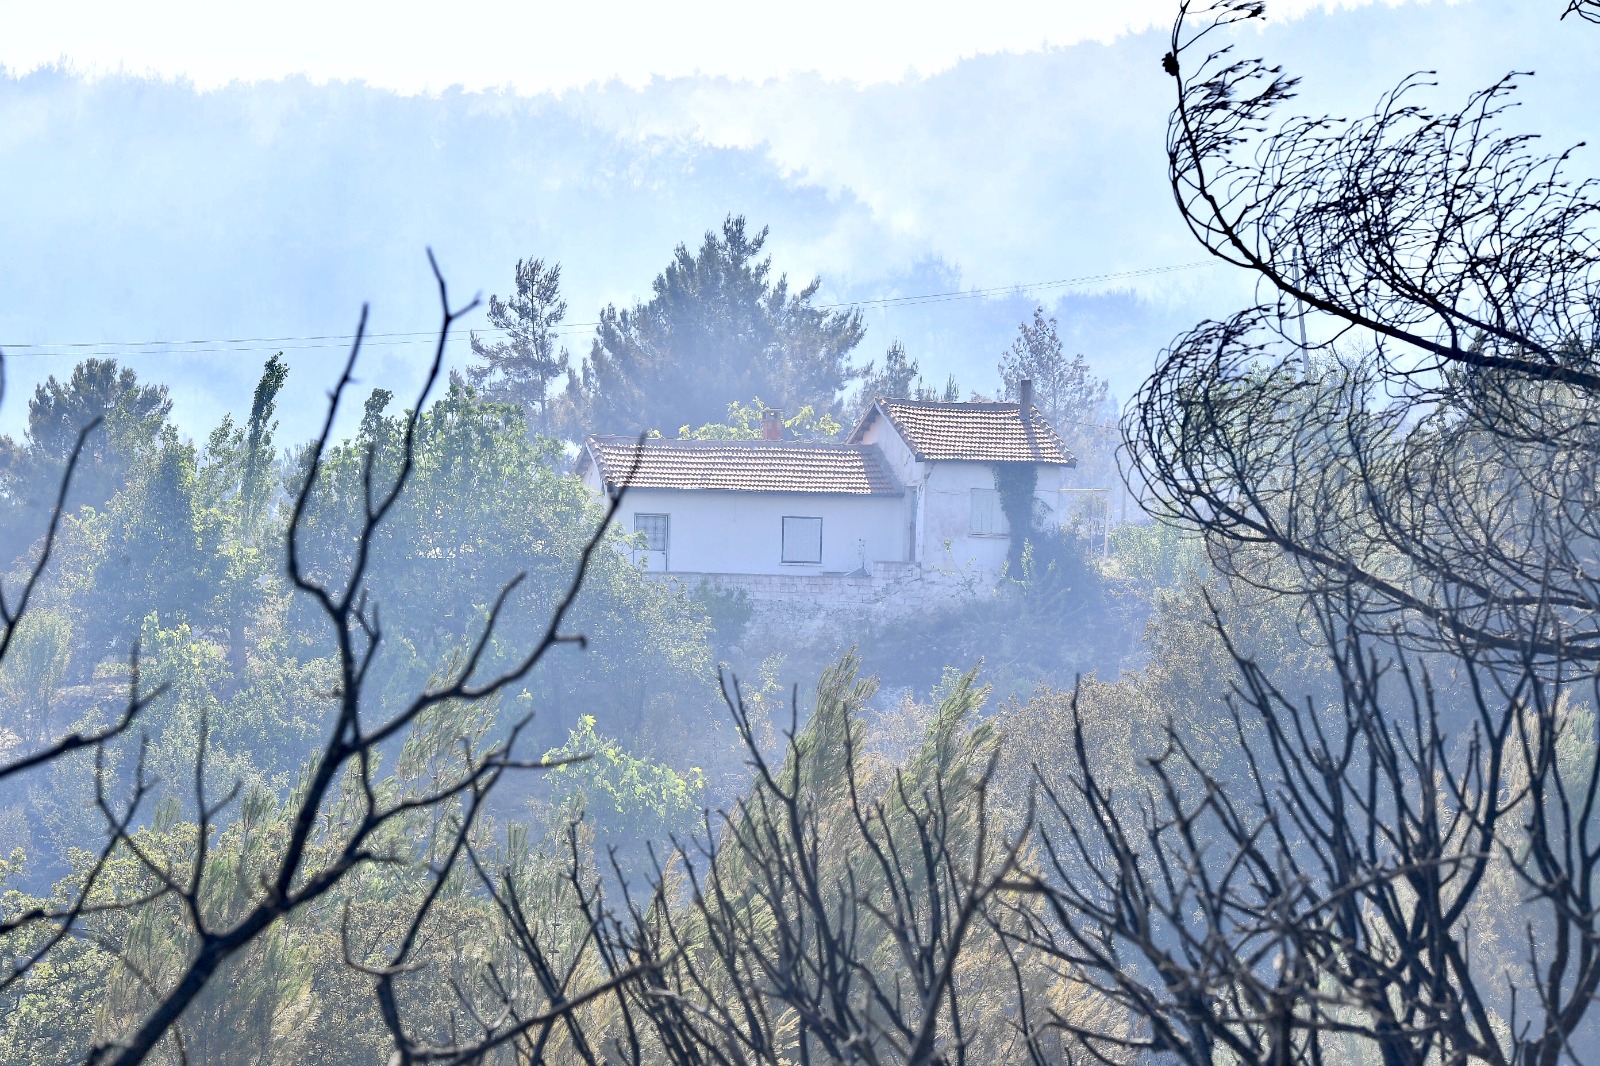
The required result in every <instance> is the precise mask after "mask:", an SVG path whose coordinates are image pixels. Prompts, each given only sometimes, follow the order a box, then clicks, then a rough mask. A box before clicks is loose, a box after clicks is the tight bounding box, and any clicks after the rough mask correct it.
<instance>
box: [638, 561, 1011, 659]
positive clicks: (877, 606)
mask: <svg viewBox="0 0 1600 1066" xmlns="http://www.w3.org/2000/svg"><path fill="white" fill-rule="evenodd" d="M650 577H651V578H653V579H655V580H658V581H676V582H680V583H682V584H683V585H685V586H686V587H687V588H688V589H689V590H690V591H695V590H697V589H701V588H706V587H709V588H710V589H712V590H714V591H716V592H721V593H742V594H743V595H744V596H747V597H748V598H749V604H750V608H751V616H750V622H749V628H748V636H749V638H750V639H752V640H756V641H758V642H765V641H769V640H772V639H774V638H780V639H781V638H784V637H788V638H789V639H799V640H806V639H810V638H812V637H818V636H822V635H823V634H825V633H826V632H827V631H828V630H829V629H831V628H835V627H837V626H839V625H841V624H849V625H858V624H860V623H863V622H867V623H871V622H873V621H887V620H889V619H893V618H898V617H902V616H904V615H908V614H914V613H917V612H922V611H928V610H935V609H939V608H942V607H946V606H949V605H950V604H951V603H953V602H955V601H958V600H960V599H962V598H964V597H968V596H972V595H975V594H977V593H978V592H981V591H983V590H985V589H987V588H988V586H989V584H992V582H989V583H984V582H982V581H980V580H978V579H975V578H973V577H972V576H969V575H962V574H951V573H945V572H943V571H938V570H924V569H922V568H921V567H920V566H918V565H917V564H916V563H874V564H873V566H872V572H871V573H870V574H860V573H857V574H697V573H681V572H680V573H670V574H651V575H650Z"/></svg>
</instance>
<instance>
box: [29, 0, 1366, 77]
mask: <svg viewBox="0 0 1600 1066" xmlns="http://www.w3.org/2000/svg"><path fill="white" fill-rule="evenodd" d="M1364 2H1369V0H1345V2H1342V3H1332V4H1324V3H1319V2H1316V0H1281V2H1279V3H1275V4H1274V5H1273V13H1274V15H1277V16H1282V17H1294V16H1296V15H1299V14H1302V13H1304V12H1305V11H1307V10H1310V9H1314V8H1323V7H1333V8H1341V7H1349V6H1360V4H1361V3H1364ZM1172 6H1173V5H1172V3H1171V2H1170V0H1119V2H1117V3H1105V2H1103V0H1096V2H1086V0H1067V2H1062V0H1054V2H1040V0H990V2H986V3H983V4H970V3H949V2H945V3H927V2H916V3H911V2H894V3H889V2H882V0H875V2H874V0H869V2H861V0H811V2H809V3H807V4H805V5H803V6H794V5H759V4H752V3H749V2H748V0H692V2H687V3H686V2H677V3H671V4H666V3H661V2H659V0H587V2H585V3H565V4H557V3H550V2H548V0H544V2H533V3H530V2H527V0H520V2H506V0H454V2H453V3H451V4H449V5H441V4H437V3H417V2H415V0H382V2H351V0H341V2H332V3H330V2H328V0H278V2H276V3H273V4H250V5H246V4H240V3H219V2H217V0H189V2H174V0H164V2H163V0H158V2H153V3H149V2H147V3H139V4H129V3H127V2H125V0H91V2H84V0H52V2H51V3H48V4H43V3H39V2H38V0H3V2H0V24H3V25H4V28H5V33H4V35H3V37H0V62H3V63H4V64H5V65H6V66H7V67H9V68H10V69H12V70H13V71H18V72H27V71H29V70H33V69H35V68H37V67H39V66H42V65H48V64H53V63H57V62H60V61H61V60H63V59H64V60H66V62H67V63H68V64H69V65H70V66H71V67H72V68H73V69H75V70H79V71H83V72H86V73H108V72H128V73H133V74H147V73H148V74H154V75H156V76H158V77H184V78H187V79H189V80H190V81H192V82H193V83H194V84H195V85H196V86H197V87H198V88H201V89H214V88H218V87H220V86H223V85H227V84H230V83H232V82H234V81H237V80H244V81H258V80H264V79H273V78H282V77H285V76H288V75H293V74H302V75H305V76H306V77H308V78H309V79H311V80H313V81H327V80H342V81H364V82H366V83H367V84H369V85H373V86H376V87H378V88H384V89H392V90H395V91H398V92H403V93H415V92H437V91H440V90H443V89H447V88H449V87H451V86H461V87H463V88H465V89H468V90H482V89H491V88H506V89H510V90H511V91H514V92H517V93H521V94H531V93H544V92H553V91H554V92H559V91H562V90H566V89H572V88H578V87H582V86H587V85H590V84H594V83H605V82H609V81H613V80H616V81H620V82H621V83H623V84H625V85H629V86H633V87H635V88H637V87H640V86H643V85H646V84H648V83H649V82H650V81H651V80H653V79H655V78H684V77H708V78H732V79H739V80H750V81H757V82H759V81H765V80H768V79H772V78H781V77H784V76H787V75H792V74H798V73H815V74H818V75H820V76H821V77H823V78H825V79H828V80H843V81H849V82H852V83H855V84H858V85H869V84H877V83H881V82H885V81H898V80H900V79H902V78H905V77H916V76H927V75H931V74H936V73H939V72H941V71H944V70H948V69H949V68H950V67H952V66H954V65H955V64H956V63H957V62H958V61H959V60H961V59H966V58H970V57H972V56H975V55H981V54H992V53H1002V52H1010V53H1020V52H1028V51H1035V50H1038V49H1040V48H1045V47H1051V46H1055V47H1060V46H1064V45H1072V44H1077V43H1079V42H1082V41H1099V42H1102V43H1103V42H1109V41H1112V40H1114V39H1115V38H1117V37H1119V36H1123V35H1125V34H1128V33H1137V32H1139V31H1142V30H1146V29H1150V28H1152V27H1162V28H1164V27H1165V26H1166V25H1167V24H1168V22H1169V21H1170V19H1171V17H1172Z"/></svg>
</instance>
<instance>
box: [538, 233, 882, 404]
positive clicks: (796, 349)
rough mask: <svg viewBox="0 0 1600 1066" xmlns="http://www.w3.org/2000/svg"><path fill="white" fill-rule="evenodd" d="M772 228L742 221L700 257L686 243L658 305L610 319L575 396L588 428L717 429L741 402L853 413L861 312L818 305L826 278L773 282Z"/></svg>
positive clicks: (705, 246)
mask: <svg viewBox="0 0 1600 1066" xmlns="http://www.w3.org/2000/svg"><path fill="white" fill-rule="evenodd" d="M766 240H767V230H766V229H765V228H763V229H761V230H760V231H759V232H755V233H751V232H750V231H748V230H747V229H746V227H745V220H744V218H743V217H742V216H734V215H730V216H729V217H728V218H727V219H726V220H724V222H723V223H722V229H721V232H720V233H717V232H708V233H706V235H705V240H704V242H703V243H702V244H701V246H700V249H699V250H698V251H696V252H690V251H689V249H688V248H687V246H685V245H681V244H680V245H679V246H678V247H677V249H676V251H675V252H674V253H673V259H672V262H671V263H669V264H668V265H667V268H666V269H665V270H664V271H662V273H661V274H660V275H658V276H657V277H656V279H655V283H654V286H653V293H654V295H653V296H652V297H651V299H650V300H649V302H648V303H637V304H635V305H634V307H633V308H632V309H631V310H618V309H617V308H616V307H615V306H609V307H607V308H605V310H603V311H602V312H601V313H600V324H599V327H598V329H597V330H596V337H595V340H594V344H593V346H592V348H591V350H590V353H589V356H588V358H586V359H585V360H584V362H583V367H582V371H581V374H577V373H575V374H572V375H570V376H569V379H568V391H567V395H568V399H569V402H570V403H571V405H572V408H573V410H574V412H575V414H576V417H577V419H578V421H579V422H580V423H581V426H582V428H583V429H584V430H585V431H591V432H592V431H601V432H617V433H633V432H639V431H641V430H645V429H670V428H671V427H675V426H681V425H686V424H687V425H697V424H700V423H707V422H715V421H718V420H719V419H720V418H722V416H723V414H724V412H725V411H726V410H727V406H728V404H729V403H731V402H733V401H736V400H743V399H745V398H747V397H750V396H761V397H763V398H764V399H766V400H768V401H769V402H771V403H773V404H774V405H776V406H778V407H780V408H782V409H785V410H796V409H798V408H800V407H802V406H804V405H806V404H810V405H811V406H812V407H813V408H815V409H816V410H817V411H819V412H826V413H829V414H833V415H838V414H841V413H842V409H843V405H842V402H841V399H842V397H841V393H842V391H843V389H844V388H845V386H846V385H847V384H849V383H850V382H851V381H853V380H855V379H857V378H859V377H860V376H861V375H862V373H863V372H864V371H863V370H861V369H858V368H856V367H854V366H852V365H851V364H850V361H849V359H850V353H851V352H852V351H853V350H854V349H855V347H856V345H858V344H859V343H860V342H861V337H862V335H863V333H864V332H865V327H864V326H863V325H862V321H861V315H860V312H858V311H828V310H825V309H823V308H819V307H817V306H815V305H814V303H813V300H814V299H815V297H816V293H817V289H818V287H819V286H820V285H821V281H820V279H813V280H812V281H811V282H810V283H809V284H807V285H806V286H804V287H803V288H801V289H799V290H791V289H790V288H789V282H788V278H787V277H786V276H784V275H780V276H779V277H778V278H777V280H776V281H773V280H772V279H771V274H772V258H771V256H763V255H762V250H763V248H764V247H765V245H766Z"/></svg>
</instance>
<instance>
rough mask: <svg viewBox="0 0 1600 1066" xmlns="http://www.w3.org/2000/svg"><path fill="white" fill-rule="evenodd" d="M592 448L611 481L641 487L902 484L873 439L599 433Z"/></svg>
mask: <svg viewBox="0 0 1600 1066" xmlns="http://www.w3.org/2000/svg"><path fill="white" fill-rule="evenodd" d="M589 454H590V455H592V456H593V457H594V461H595V463H596V464H597V465H598V467H599V469H600V476H601V477H602V478H604V479H605V482H606V484H608V485H620V484H622V483H623V482H626V483H628V484H629V485H631V486H633V487H635V488H642V489H701V490H709V491H720V492H823V493H836V494H841V495H846V496H898V495H900V494H901V493H902V492H903V491H904V490H903V489H902V488H901V486H900V483H899V482H898V481H897V480H896V479H895V476H894V475H893V474H892V473H890V472H889V468H888V466H887V465H885V463H884V461H883V453H881V452H880V451H878V448H877V446H876V445H861V444H807V443H803V442H800V441H765V440H738V441H733V440H663V439H661V438H659V437H653V438H649V439H647V440H644V441H640V440H639V439H638V438H637V437H601V436H594V437H590V438H589ZM635 461H637V463H638V465H637V466H635V465H634V464H635Z"/></svg>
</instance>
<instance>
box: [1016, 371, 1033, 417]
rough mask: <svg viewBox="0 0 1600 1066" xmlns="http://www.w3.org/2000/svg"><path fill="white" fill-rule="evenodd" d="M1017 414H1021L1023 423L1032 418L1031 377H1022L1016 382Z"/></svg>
mask: <svg viewBox="0 0 1600 1066" xmlns="http://www.w3.org/2000/svg"><path fill="white" fill-rule="evenodd" d="M1017 414H1019V415H1021V416H1022V421H1023V422H1024V423H1026V422H1029V421H1031V420H1032V418H1033V379H1032V378H1023V379H1022V380H1021V381H1019V382H1017Z"/></svg>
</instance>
